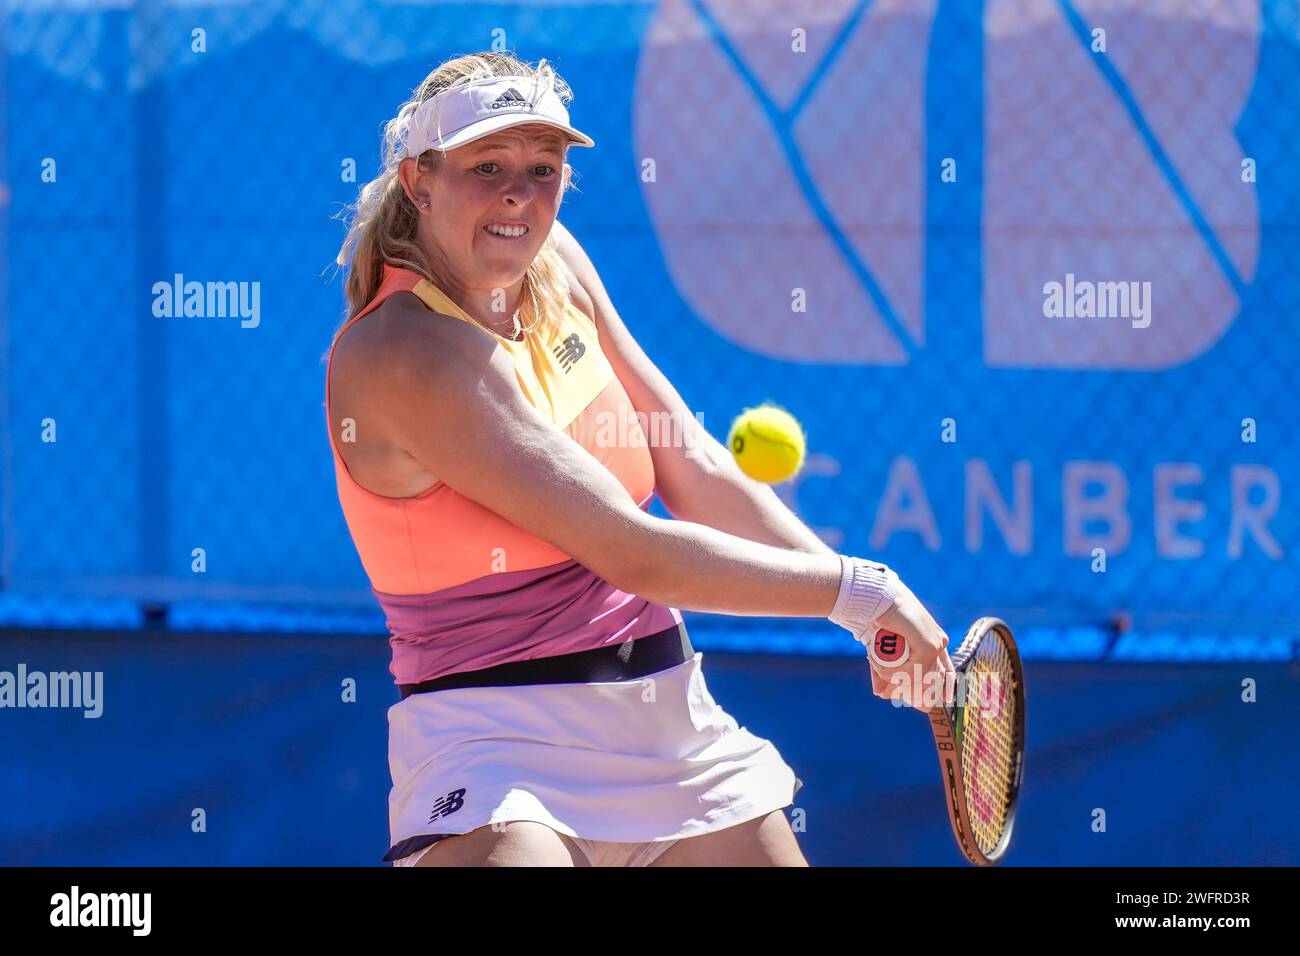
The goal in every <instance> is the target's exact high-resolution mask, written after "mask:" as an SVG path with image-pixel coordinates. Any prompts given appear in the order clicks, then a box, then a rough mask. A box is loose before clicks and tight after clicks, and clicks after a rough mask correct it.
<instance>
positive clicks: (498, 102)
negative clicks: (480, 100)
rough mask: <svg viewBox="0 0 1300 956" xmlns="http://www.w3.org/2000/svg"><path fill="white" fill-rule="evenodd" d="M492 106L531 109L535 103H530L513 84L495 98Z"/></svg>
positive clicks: (495, 107) (506, 108)
mask: <svg viewBox="0 0 1300 956" xmlns="http://www.w3.org/2000/svg"><path fill="white" fill-rule="evenodd" d="M490 108H491V109H494V110H508V109H525V110H531V109H532V108H533V105H532V104H531V103H529V102H528V101H527V100H526V99H524V98H523V97H522V96H520V95H519V91H518V90H517V89H515V88H514V87H513V86H512V87H510V89H508V90H506V91H505V92H504V93H502V94H501V95H500V96H498V97H497V98H496V99H495V100H493V101H492V103H491V104H490Z"/></svg>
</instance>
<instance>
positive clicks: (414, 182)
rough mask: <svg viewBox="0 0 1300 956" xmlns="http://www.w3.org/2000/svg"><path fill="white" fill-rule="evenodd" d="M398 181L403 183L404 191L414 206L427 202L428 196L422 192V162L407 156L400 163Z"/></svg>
mask: <svg viewBox="0 0 1300 956" xmlns="http://www.w3.org/2000/svg"><path fill="white" fill-rule="evenodd" d="M398 181H399V182H400V183H402V191H403V193H406V194H407V199H409V200H411V203H412V204H413V206H416V207H417V208H419V207H420V203H422V202H426V200H428V196H425V195H424V193H422V190H421V185H420V163H419V160H415V159H412V157H411V156H407V157H406V159H403V160H402V161H400V163H398Z"/></svg>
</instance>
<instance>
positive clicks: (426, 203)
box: [420, 199, 429, 209]
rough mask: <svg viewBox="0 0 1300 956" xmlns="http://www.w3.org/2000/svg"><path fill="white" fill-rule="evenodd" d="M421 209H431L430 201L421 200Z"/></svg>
mask: <svg viewBox="0 0 1300 956" xmlns="http://www.w3.org/2000/svg"><path fill="white" fill-rule="evenodd" d="M420 208H421V209H428V208H429V200H427V199H422V200H420Z"/></svg>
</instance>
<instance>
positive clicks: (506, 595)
mask: <svg viewBox="0 0 1300 956" xmlns="http://www.w3.org/2000/svg"><path fill="white" fill-rule="evenodd" d="M396 292H411V293H414V294H415V296H416V297H417V298H419V299H420V301H422V302H423V303H424V304H425V305H426V306H428V307H429V309H430V310H431V314H430V321H446V319H444V318H442V316H450V317H451V318H453V319H459V320H461V321H464V322H469V323H471V324H474V325H476V326H478V323H476V322H474V320H473V319H472V318H470V316H469V315H468V314H466V313H465V311H464V310H463V309H461V308H460V307H459V306H458V305H456V303H455V302H453V301H452V300H451V299H450V298H448V297H447V296H446V295H445V294H444V293H443V292H442V290H440V289H439V288H438V287H437V286H435V285H434V284H433V283H431V282H429V281H428V280H427V279H425V278H423V277H422V276H420V275H419V274H417V273H415V272H412V271H410V270H408V269H403V268H398V267H394V266H391V265H385V266H384V273H383V280H382V282H381V284H380V287H379V290H378V291H377V292H376V294H375V297H374V299H373V300H372V301H371V302H370V303H369V304H368V305H367V306H366V307H365V308H364V309H363V310H362V311H361V312H359V313H358V314H357V315H356V316H354V317H353V318H351V319H350V320H349V321H348V322H346V323H345V324H344V325H343V326H342V328H340V329H339V331H338V332H337V333H336V334H335V336H334V339H333V342H332V343H331V346H330V353H329V355H330V361H329V364H328V365H327V368H326V383H325V411H326V428H327V430H328V431H329V433H330V434H329V441H330V449H331V451H332V453H333V459H334V471H335V479H336V485H337V488H338V495H339V504H340V506H341V507H342V510H343V515H344V518H345V520H346V521H347V525H348V530H349V531H350V532H351V535H352V540H353V543H354V544H355V546H356V548H357V553H358V555H359V556H360V558H361V563H362V566H363V567H364V568H365V570H366V573H367V575H368V576H369V578H370V584H371V588H372V590H373V591H374V593H375V595H376V597H377V598H378V599H379V601H380V604H381V606H383V608H384V610H385V613H386V615H387V618H388V625H389V629H390V632H391V635H392V636H391V638H390V643H391V644H392V647H393V665H392V671H393V675H394V678H395V679H396V682H397V683H399V684H402V683H417V682H419V681H422V680H429V679H432V678H433V677H438V676H441V675H443V674H447V673H453V672H458V671H464V670H476V669H479V668H483V667H490V666H493V665H495V664H499V663H505V662H507V661H511V660H520V659H531V658H537V657H547V656H553V655H558V654H566V653H571V652H573V651H577V650H585V649H588V648H591V647H598V646H602V645H604V644H607V643H610V642H615V643H621V642H622V641H625V640H628V639H629V638H636V637H643V636H646V635H648V634H652V633H656V632H658V631H661V630H664V629H666V628H668V627H671V626H673V625H674V624H677V623H680V622H681V615H680V613H679V612H678V611H677V610H676V609H674V608H665V607H661V606H659V605H654V604H651V603H649V602H647V601H644V600H642V599H640V598H637V597H635V596H634V595H630V594H628V593H626V592H624V591H621V590H619V589H617V588H615V587H613V585H611V584H609V583H608V582H606V581H603V580H602V579H600V578H598V577H597V576H596V575H595V574H594V573H593V572H591V571H590V570H588V569H587V568H585V567H583V566H582V565H579V564H578V563H577V562H576V561H574V560H573V559H572V558H571V557H570V556H569V555H567V554H565V553H564V552H563V551H561V550H559V549H558V548H556V547H555V546H553V545H551V544H549V543H547V542H545V541H542V540H541V539H540V538H537V537H535V536H534V535H532V534H530V533H529V532H527V531H525V530H524V529H523V528H520V527H518V526H517V525H514V524H512V523H510V522H508V521H507V520H506V519H504V518H503V517H501V516H500V515H498V514H497V513H496V512H494V511H491V510H489V509H487V508H485V507H483V506H482V505H480V504H478V503H477V502H475V501H473V500H471V499H469V498H467V497H465V496H464V495H462V494H460V493H459V492H457V491H456V490H455V489H453V488H451V487H450V486H448V485H447V484H445V483H444V482H442V481H437V482H435V483H434V484H433V485H432V486H431V487H429V488H428V489H426V490H425V491H423V492H421V493H420V494H419V495H416V496H414V497H410V498H388V497H385V496H383V495H378V494H375V493H373V492H371V491H368V490H366V489H365V488H363V487H361V485H359V484H357V482H356V481H354V480H353V479H352V476H351V474H350V473H349V472H348V470H347V466H346V465H345V464H344V461H343V458H342V456H341V455H340V454H339V450H338V445H337V443H336V437H337V436H335V435H334V433H333V432H334V430H333V427H332V425H331V419H330V417H329V372H330V368H331V367H332V364H333V354H334V347H335V346H336V345H337V343H338V341H339V339H340V338H341V337H342V336H343V335H344V334H346V332H347V331H348V329H350V328H351V327H352V326H353V325H355V324H356V323H357V322H359V321H361V320H362V319H364V318H365V316H367V315H368V314H370V313H371V312H373V311H374V310H375V309H376V308H378V307H379V305H380V304H381V303H382V302H383V301H384V300H385V299H387V298H388V297H389V296H390V295H393V294H394V293H396ZM432 313H438V315H434V314H432ZM478 327H479V328H482V326H478ZM485 331H488V332H489V334H492V335H493V336H494V338H495V339H496V341H497V344H498V345H499V346H500V347H502V348H504V349H505V350H506V351H507V353H508V354H509V355H510V358H511V360H512V362H513V364H514V369H515V377H516V380H517V382H518V384H519V387H520V390H521V391H522V393H523V395H524V397H525V398H526V399H527V401H528V402H529V403H530V404H531V405H532V406H533V407H534V408H536V409H537V410H538V412H540V413H541V414H542V416H543V417H544V418H546V419H547V420H548V421H550V422H552V423H553V424H554V425H555V427H556V428H557V429H559V430H560V431H562V432H563V433H565V434H566V435H568V436H569V437H570V438H571V439H572V440H573V441H576V442H578V443H579V444H580V445H582V446H583V447H584V448H585V449H587V451H588V452H590V453H591V454H592V456H594V457H595V458H596V460H597V461H599V462H600V463H601V464H602V465H604V466H605V467H606V468H607V469H608V470H609V471H610V472H611V473H612V474H613V475H614V476H615V477H616V478H617V479H618V480H619V482H620V483H621V484H622V485H623V487H624V488H625V489H627V493H628V495H629V496H630V497H631V499H632V500H633V501H635V502H636V503H637V504H638V505H639V506H640V507H641V508H642V509H647V508H648V507H649V504H650V499H651V497H652V495H653V491H654V483H655V476H654V466H653V462H652V460H651V457H650V451H649V449H648V447H647V446H646V442H645V436H644V433H643V432H642V430H641V428H640V426H639V423H638V422H637V419H636V411H635V409H634V408H633V406H632V404H631V402H630V400H629V399H628V396H627V393H626V391H624V389H623V387H622V385H621V384H620V382H619V380H618V378H617V376H616V375H615V374H614V370H613V367H612V366H611V365H610V364H609V361H608V359H607V358H606V357H605V354H604V353H603V352H602V350H601V347H600V342H599V337H598V334H597V329H596V326H595V324H594V323H593V322H592V320H591V319H590V318H589V317H588V316H587V315H586V314H585V313H584V312H583V311H582V310H581V309H579V308H578V307H577V306H575V305H574V304H573V303H572V302H570V303H568V304H567V307H566V309H565V313H564V315H563V317H562V319H561V321H560V322H559V323H558V324H557V325H554V326H545V327H543V328H541V329H537V330H534V331H533V332H532V333H530V334H529V335H526V336H525V337H524V339H523V340H522V341H514V340H511V339H507V338H505V337H503V336H500V335H496V334H495V333H491V331H490V330H485ZM611 437H612V438H613V439H614V440H611Z"/></svg>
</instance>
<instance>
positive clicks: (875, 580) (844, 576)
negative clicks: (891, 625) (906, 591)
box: [830, 554, 902, 643]
mask: <svg viewBox="0 0 1300 956" xmlns="http://www.w3.org/2000/svg"><path fill="white" fill-rule="evenodd" d="M840 569H841V577H840V596H839V598H838V599H836V601H835V607H834V609H833V610H832V611H831V613H830V620H832V621H833V622H835V623H836V624H838V625H839V626H840V627H843V628H846V629H847V630H848V631H849V633H851V634H852V635H853V636H854V637H855V638H857V639H858V640H859V641H862V642H864V643H865V642H866V641H869V640H871V639H872V638H873V637H875V636H876V635H875V623H876V621H877V620H878V619H879V618H880V616H881V615H882V614H884V613H885V612H886V611H888V610H889V609H890V608H891V607H893V606H894V598H895V596H896V595H897V594H898V589H899V586H900V585H901V583H902V582H900V581H899V578H898V575H897V574H895V573H894V572H893V571H891V570H890V569H889V567H888V566H887V565H884V564H881V563H879V562H878V561H866V560H864V559H862V558H850V557H848V556H846V555H843V554H841V555H840ZM868 631H870V632H871V633H867V632H868Z"/></svg>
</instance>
